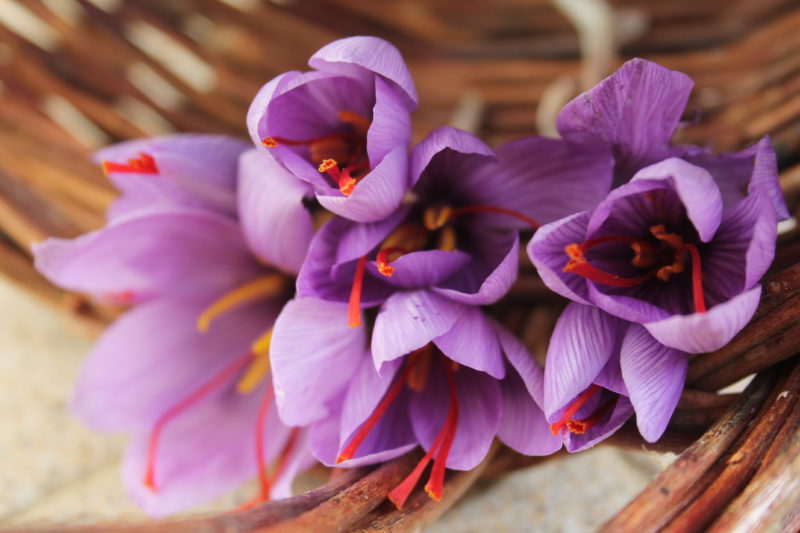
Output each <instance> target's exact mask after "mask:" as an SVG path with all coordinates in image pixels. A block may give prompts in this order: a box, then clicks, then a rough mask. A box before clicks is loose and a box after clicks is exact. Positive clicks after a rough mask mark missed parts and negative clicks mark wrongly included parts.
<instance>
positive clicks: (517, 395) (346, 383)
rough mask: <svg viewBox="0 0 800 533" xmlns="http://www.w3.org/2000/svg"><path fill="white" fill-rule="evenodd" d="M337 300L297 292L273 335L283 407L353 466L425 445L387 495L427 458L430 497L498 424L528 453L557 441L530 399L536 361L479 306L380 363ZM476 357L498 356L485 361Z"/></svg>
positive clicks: (329, 461)
mask: <svg viewBox="0 0 800 533" xmlns="http://www.w3.org/2000/svg"><path fill="white" fill-rule="evenodd" d="M344 308H345V304H342V303H334V302H326V301H322V300H316V299H314V298H299V299H295V300H293V301H292V302H290V303H289V304H288V305H287V306H286V308H285V310H284V312H283V313H282V314H281V316H280V317H279V318H278V321H277V322H276V324H275V333H274V337H273V349H272V355H271V358H272V362H273V366H274V372H275V387H276V392H277V397H278V400H277V401H278V408H279V412H280V415H281V417H282V419H283V420H284V422H286V423H288V424H290V425H296V424H298V425H301V424H311V435H310V446H311V449H312V451H313V453H314V454H315V456H316V457H317V458H318V459H319V460H320V461H322V462H323V463H324V464H326V465H329V466H336V465H338V466H343V467H355V466H358V465H364V464H371V463H376V462H382V461H386V460H389V459H391V458H393V457H396V456H398V455H401V454H403V453H406V452H408V451H409V450H411V449H413V448H414V447H416V446H422V448H423V449H425V450H426V454H425V456H424V457H423V458H422V460H420V462H419V463H418V464H417V466H416V468H415V469H414V470H413V471H412V472H411V474H409V476H408V477H407V478H406V479H405V480H404V481H403V482H401V483H400V484H399V485H398V486H397V487H395V488H394V489H393V490H392V491H390V493H389V495H388V497H389V498H390V499H391V500H392V501H393V502H394V503H395V504H396V505H397V506H398V507H402V506H403V505H404V503H405V500H406V498H407V497H408V496H409V495H410V493H411V491H412V490H413V489H414V487H415V486H416V485H417V483H418V481H419V479H420V478H421V477H422V474H423V473H424V470H425V468H426V466H428V465H429V464H430V463H431V462H432V463H433V466H432V469H431V472H430V476H429V479H428V481H427V483H426V484H425V489H426V491H427V492H428V494H429V495H430V496H431V497H432V498H435V499H439V498H441V496H442V490H443V484H444V473H445V468H452V469H457V470H469V469H472V468H474V467H475V466H477V465H478V463H480V462H481V460H483V458H484V457H485V456H486V453H487V452H488V450H489V447H490V445H491V442H492V440H493V439H494V437H495V436H498V437H499V438H500V439H501V440H503V441H504V442H505V443H506V444H508V445H509V446H511V447H512V448H514V449H516V450H518V451H520V452H522V453H526V454H530V455H547V454H549V453H552V452H553V451H555V450H556V449H557V448H559V447H560V446H561V440H560V438H556V437H555V436H553V435H552V434H551V433H550V431H549V429H548V425H547V422H546V420H545V418H544V415H543V413H542V411H541V409H540V408H539V406H538V404H537V400H536V399H538V398H540V397H541V389H542V377H541V370H540V369H539V368H538V366H537V365H536V363H535V362H534V360H533V358H532V357H531V356H530V355H529V354H528V353H527V351H526V350H525V348H524V347H523V346H522V345H521V344H520V342H519V341H518V340H516V339H515V338H514V336H513V335H511V334H510V333H508V332H507V331H505V330H504V329H502V328H501V327H500V326H499V325H497V324H495V323H493V322H491V321H490V320H488V319H487V318H486V317H485V316H484V315H483V313H482V311H481V310H480V309H479V308H477V307H472V306H463V307H462V312H463V314H462V315H461V316H460V317H459V325H455V326H453V327H452V328H451V331H450V332H449V333H447V334H446V335H443V336H440V337H437V338H435V339H433V340H432V342H427V343H425V344H424V345H423V346H422V347H421V348H419V349H416V350H413V351H412V352H410V353H409V354H407V356H405V357H401V358H397V359H393V360H392V361H389V362H386V363H384V364H383V365H382V368H381V372H380V373H377V372H376V370H375V366H374V365H375V362H374V361H373V360H372V358H371V356H370V353H369V350H368V349H365V347H364V346H365V336H366V332H365V330H364V329H363V328H355V329H352V328H348V327H347V326H345V325H344V324H343V323H342V321H341V320H336V319H337V318H339V317H341V313H342V312H343V310H344ZM417 312H418V316H417V319H418V321H419V323H420V324H424V323H425V322H427V321H436V320H441V317H437V316H436V311H435V310H428V309H427V308H426V307H419V308H418V309H417ZM482 357H485V358H488V359H492V360H494V361H496V363H497V365H492V368H491V369H490V370H489V371H485V370H483V368H482V367H483V366H484V365H483V364H482V363H481V359H482ZM456 361H469V362H466V363H461V364H459V363H458V362H456Z"/></svg>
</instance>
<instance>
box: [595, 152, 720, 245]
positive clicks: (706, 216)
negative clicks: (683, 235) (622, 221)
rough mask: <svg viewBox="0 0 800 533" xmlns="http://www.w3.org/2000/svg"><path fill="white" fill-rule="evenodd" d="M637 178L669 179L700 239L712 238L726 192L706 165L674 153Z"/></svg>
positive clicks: (642, 172)
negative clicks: (722, 192)
mask: <svg viewBox="0 0 800 533" xmlns="http://www.w3.org/2000/svg"><path fill="white" fill-rule="evenodd" d="M636 180H656V181H657V180H669V181H670V183H671V185H672V187H674V189H675V192H676V193H677V195H678V197H679V198H680V200H681V203H682V204H683V205H684V207H685V208H686V216H687V217H689V220H691V221H692V224H693V225H694V227H695V229H697V233H698V234H699V235H700V239H701V240H702V241H703V242H708V241H710V240H711V238H712V237H713V236H714V233H715V232H716V231H717V228H718V227H719V223H720V220H721V219H722V195H721V194H720V192H719V187H717V184H716V182H715V181H714V178H712V177H711V174H709V173H708V171H707V170H706V169H704V168H702V167H698V166H695V165H692V164H691V163H687V162H686V161H684V160H683V159H678V158H675V157H671V158H669V159H666V160H664V161H661V162H659V163H656V164H654V165H650V166H649V167H646V168H643V169H642V170H640V171H639V172H637V173H636V176H634V178H633V181H636ZM590 226H591V224H590ZM590 231H591V230H590Z"/></svg>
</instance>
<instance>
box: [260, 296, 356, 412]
mask: <svg viewBox="0 0 800 533" xmlns="http://www.w3.org/2000/svg"><path fill="white" fill-rule="evenodd" d="M346 316H347V305H346V304H339V303H332V302H326V301H323V300H317V299H314V298H296V299H294V300H292V301H290V302H289V303H288V304H286V306H285V307H284V308H283V311H282V312H281V314H280V316H278V319H277V320H276V321H275V327H274V329H273V333H272V343H271V345H270V361H271V363H272V372H273V382H274V385H275V400H276V403H277V405H278V412H279V413H280V415H281V419H282V420H283V421H284V422H285V423H287V424H289V425H292V426H302V425H307V424H309V423H311V422H314V421H316V420H319V419H320V418H324V417H326V416H329V414H330V412H331V402H332V401H333V400H334V399H335V398H336V397H337V396H338V395H341V394H343V391H344V388H345V387H346V386H347V383H348V382H349V380H350V378H351V375H352V372H353V371H354V370H355V369H356V368H358V365H360V364H361V362H362V361H363V358H368V357H369V354H368V353H367V352H366V347H365V345H366V339H365V338H364V335H365V331H364V328H363V327H359V328H350V327H348V326H347V320H346ZM348 369H349V370H348Z"/></svg>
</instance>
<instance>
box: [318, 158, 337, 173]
mask: <svg viewBox="0 0 800 533" xmlns="http://www.w3.org/2000/svg"><path fill="white" fill-rule="evenodd" d="M334 168H335V169H337V170H338V169H339V163H337V162H336V160H335V159H323V160H322V163H320V165H319V167H318V168H317V170H319V171H320V172H328V171H329V170H332V169H334Z"/></svg>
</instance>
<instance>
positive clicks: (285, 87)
mask: <svg viewBox="0 0 800 533" xmlns="http://www.w3.org/2000/svg"><path fill="white" fill-rule="evenodd" d="M309 65H310V66H311V67H312V68H313V69H314V70H313V71H311V72H298V71H292V72H287V73H285V74H281V75H280V76H278V77H276V78H275V79H273V80H272V81H270V82H269V83H267V84H266V85H265V86H264V87H263V88H262V89H261V91H260V92H259V93H258V95H257V96H256V97H255V99H254V100H253V103H252V104H251V106H250V110H249V111H248V114H247V124H248V128H249V130H250V135H251V136H252V138H253V141H254V142H255V143H256V145H258V146H259V147H260V148H262V149H264V150H266V151H267V152H268V153H270V155H272V156H274V157H275V158H276V159H277V160H278V161H279V162H280V163H281V164H282V165H283V166H284V167H285V168H287V169H288V170H289V171H290V172H291V173H292V174H294V175H295V176H297V178H299V179H301V180H303V181H305V182H308V183H309V184H311V186H312V187H313V189H314V193H315V194H316V197H317V200H319V203H320V204H321V205H322V206H323V207H325V208H326V209H329V210H330V211H332V212H333V213H336V214H338V215H341V216H343V217H346V218H349V219H352V220H356V221H359V222H371V221H376V220H381V219H383V218H384V217H386V216H387V215H389V214H390V213H391V212H392V211H394V210H395V209H396V208H397V207H398V206H399V205H400V202H401V200H402V199H403V196H404V194H405V193H406V191H407V189H408V147H409V141H410V138H411V121H410V116H409V113H410V112H411V111H412V110H413V109H414V108H416V106H417V95H416V90H415V88H414V83H413V81H412V79H411V75H410V74H409V72H408V69H407V68H406V65H405V63H404V62H403V58H402V57H401V56H400V53H399V52H398V51H397V49H396V48H395V47H394V46H392V45H390V44H389V43H387V42H386V41H384V40H382V39H378V38H376V37H350V38H347V39H341V40H338V41H334V42H332V43H330V44H328V45H326V46H324V47H323V48H321V49H320V50H319V51H317V52H316V53H315V54H314V55H313V56H312V57H311V59H310V60H309Z"/></svg>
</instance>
